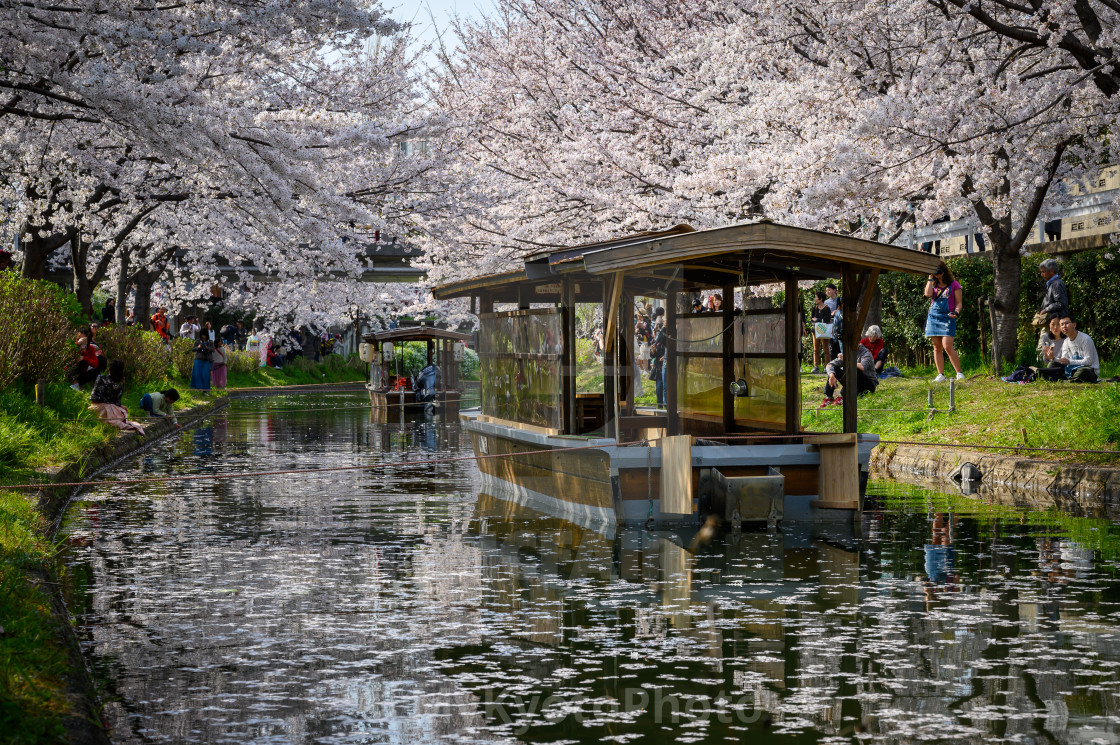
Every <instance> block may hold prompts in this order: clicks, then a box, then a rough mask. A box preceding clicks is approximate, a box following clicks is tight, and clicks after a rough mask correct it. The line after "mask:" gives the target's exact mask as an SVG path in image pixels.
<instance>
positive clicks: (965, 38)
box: [432, 0, 1120, 358]
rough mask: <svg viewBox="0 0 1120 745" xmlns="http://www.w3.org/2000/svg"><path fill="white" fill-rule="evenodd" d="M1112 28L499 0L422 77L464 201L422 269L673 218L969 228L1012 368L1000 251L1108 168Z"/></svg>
mask: <svg viewBox="0 0 1120 745" xmlns="http://www.w3.org/2000/svg"><path fill="white" fill-rule="evenodd" d="M1118 18H1120V16H1118V14H1117V8H1116V6H1115V3H1113V2H1111V0H1101V1H1099V2H1098V1H1097V0H1076V1H1075V2H1071V3H1061V4H1059V5H1049V6H1043V5H1041V4H1035V5H1030V4H1027V5H1023V6H1022V7H1021V8H1020V7H1019V4H1018V3H1011V2H1009V1H1007V2H1003V1H1000V2H995V3H993V4H991V5H987V4H977V3H964V2H963V0H962V3H961V4H959V5H958V4H955V3H954V2H939V1H934V2H930V1H929V0H902V2H891V3H889V4H888V3H884V2H881V1H878V0H843V1H841V2H829V3H824V2H816V1H814V0H810V1H809V2H792V1H791V0H740V2H717V1H716V0H710V1H709V0H684V2H680V3H664V4H661V3H626V2H616V1H614V0H502V2H500V3H499V6H498V11H497V12H496V13H495V14H494V15H493V16H492V17H491V18H489V19H487V20H485V21H483V22H481V23H476V24H473V25H470V24H467V25H464V26H463V27H462V28H461V29H460V30H459V36H460V38H461V39H462V48H461V50H460V52H459V54H458V55H448V56H447V59H446V62H447V64H446V66H445V69H444V71H443V72H442V74H441V77H440V79H439V81H438V86H439V87H438V91H437V100H438V101H439V102H440V104H441V106H442V107H443V109H444V111H445V112H446V114H447V115H448V116H449V117H452V118H454V119H455V122H456V126H455V129H454V131H455V136H456V137H458V138H459V142H458V148H459V151H460V152H461V158H460V159H459V161H458V163H459V165H458V166H457V168H458V170H457V176H458V181H459V183H460V184H462V185H463V186H464V189H463V191H462V193H461V197H462V200H463V202H462V204H461V205H460V207H459V212H458V214H459V217H458V219H457V220H456V221H454V223H453V224H452V226H450V227H448V228H447V234H446V236H445V237H444V239H443V241H442V247H435V248H434V249H433V252H432V261H433V263H434V264H436V265H437V270H436V271H437V273H438V272H440V271H443V272H446V273H448V274H450V273H454V271H456V269H455V267H456V266H462V267H470V268H471V269H476V268H478V267H479V266H482V265H485V266H492V267H498V266H500V265H502V264H503V262H504V263H506V264H508V263H509V262H511V261H513V260H515V259H516V258H517V257H519V256H520V255H521V254H522V253H524V251H525V250H527V249H531V248H535V247H536V246H538V245H540V244H570V243H572V242H576V241H578V240H581V239H597V238H603V237H607V236H610V235H616V234H620V233H624V232H629V231H632V230H634V229H648V228H652V227H663V226H665V225H666V224H668V223H671V222H676V221H682V220H686V221H688V222H691V223H693V224H695V225H697V226H700V227H703V226H710V225H716V224H724V223H727V222H731V221H736V220H741V219H743V218H745V217H748V216H751V215H757V214H765V215H767V216H769V217H771V218H773V219H775V220H778V221H781V222H786V223H791V224H796V225H803V226H807V227H814V228H821V229H827V230H833V231H841V232H848V233H853V234H856V235H859V236H862V237H866V238H871V239H873V240H879V241H885V242H892V241H895V240H898V239H899V236H900V235H901V233H902V231H904V230H905V229H907V228H910V227H913V226H916V225H924V224H928V223H930V222H932V221H933V220H935V219H938V218H941V217H944V216H946V215H948V216H951V217H964V216H971V217H974V218H976V220H977V221H978V222H979V223H980V225H982V226H983V231H984V232H985V234H986V237H987V240H988V241H990V243H991V245H992V248H993V261H994V262H995V276H996V285H997V290H996V312H997V329H996V335H997V337H998V338H999V342H1000V344H999V346H1000V349H1001V350H1002V351H1003V353H1004V354H1005V355H1006V356H1007V357H1008V358H1013V357H1014V355H1015V347H1016V321H1017V318H1018V303H1019V285H1020V276H1019V271H1020V270H1019V267H1020V263H1019V254H1020V251H1021V249H1022V246H1023V244H1024V242H1025V240H1026V238H1027V236H1028V233H1029V231H1030V229H1031V227H1032V223H1033V222H1034V221H1035V219H1036V218H1037V216H1038V215H1039V212H1040V209H1041V208H1042V207H1043V205H1044V204H1046V203H1047V202H1049V203H1050V204H1059V203H1061V201H1062V200H1063V199H1064V198H1065V195H1064V194H1063V193H1061V192H1060V191H1055V190H1053V189H1052V188H1051V186H1052V184H1054V183H1055V179H1056V178H1058V177H1062V176H1072V177H1078V176H1079V175H1082V174H1083V173H1084V172H1085V171H1086V170H1089V169H1092V168H1094V167H1095V166H1098V165H1099V164H1101V163H1103V162H1108V161H1114V160H1115V159H1116V155H1117V153H1116V152H1115V150H1111V149H1110V148H1113V147H1114V146H1113V145H1112V144H1111V140H1110V139H1109V137H1108V134H1109V129H1110V128H1113V129H1114V128H1115V122H1116V121H1117V114H1118V113H1120V112H1118V111H1117V105H1118V103H1120V99H1118V97H1117V96H1116V95H1115V91H1114V89H1113V88H1112V87H1111V86H1112V83H1111V82H1110V81H1112V80H1113V78H1114V76H1115V73H1116V56H1115V54H1116V53H1115V50H1116V49H1117V48H1120V47H1118V46H1117V44H1116V41H1117V39H1116V34H1117V28H1118V23H1117V21H1118ZM441 249H442V250H441ZM458 257H463V258H462V260H460V259H459V258H458ZM480 262H485V263H484V264H483V263H480ZM441 265H442V266H445V267H446V269H439V268H438V267H439V266H441Z"/></svg>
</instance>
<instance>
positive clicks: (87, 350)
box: [67, 334, 105, 390]
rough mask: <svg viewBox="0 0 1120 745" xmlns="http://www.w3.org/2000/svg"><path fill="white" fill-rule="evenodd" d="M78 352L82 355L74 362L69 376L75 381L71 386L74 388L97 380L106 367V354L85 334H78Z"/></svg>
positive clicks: (76, 388)
mask: <svg viewBox="0 0 1120 745" xmlns="http://www.w3.org/2000/svg"><path fill="white" fill-rule="evenodd" d="M78 353H79V355H80V356H79V357H78V361H77V362H75V363H74V367H73V368H71V370H70V373H69V375H68V376H67V377H68V378H69V379H70V380H72V381H73V383H72V384H71V385H70V387H71V388H73V389H74V390H78V389H80V388H81V387H83V386H84V385H85V384H86V383H92V382H94V381H95V380H97V376H98V374H99V373H100V372H101V371H102V370H103V369H104V368H105V356H104V355H103V354H102V353H101V350H100V349H98V347H97V345H96V344H94V343H93V342H91V341H90V340H89V337H88V336H85V335H84V334H79V335H78Z"/></svg>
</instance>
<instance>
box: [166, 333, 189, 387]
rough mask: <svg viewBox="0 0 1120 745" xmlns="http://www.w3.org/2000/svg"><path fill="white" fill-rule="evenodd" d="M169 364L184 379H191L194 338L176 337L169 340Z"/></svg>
mask: <svg viewBox="0 0 1120 745" xmlns="http://www.w3.org/2000/svg"><path fill="white" fill-rule="evenodd" d="M171 364H172V365H173V366H174V368H175V372H176V373H178V374H179V377H180V378H183V379H184V380H190V379H191V371H192V370H193V369H194V339H185V338H183V337H181V336H180V337H176V338H174V339H172V340H171Z"/></svg>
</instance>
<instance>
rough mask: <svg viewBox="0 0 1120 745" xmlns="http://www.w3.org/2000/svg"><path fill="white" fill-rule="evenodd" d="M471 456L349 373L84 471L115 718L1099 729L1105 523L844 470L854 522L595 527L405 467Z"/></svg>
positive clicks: (511, 734)
mask: <svg viewBox="0 0 1120 745" xmlns="http://www.w3.org/2000/svg"><path fill="white" fill-rule="evenodd" d="M469 454H470V445H469V441H468V438H467V437H466V435H465V433H464V432H463V431H462V430H461V429H460V428H459V426H458V424H457V423H454V422H450V423H449V422H441V421H429V422H424V421H420V422H410V423H405V424H400V423H391V422H390V423H387V422H378V421H375V420H372V419H371V418H370V415H369V410H368V407H366V406H365V405H363V400H362V397H361V396H307V397H285V398H269V399H259V400H247V401H238V402H236V403H235V404H234V405H233V407H232V408H231V409H230V410H228V411H227V412H225V413H223V414H220V415H218V416H215V417H213V418H212V419H210V420H207V421H206V422H204V423H203V424H200V425H193V426H191V427H189V428H186V429H184V431H183V432H182V433H181V434H180V435H179V436H178V437H176V438H172V439H169V440H166V441H164V442H162V443H159V444H157V445H156V446H155V447H153V448H152V449H150V450H149V451H147V452H145V453H143V454H141V455H138V456H136V457H134V458H132V459H130V460H128V461H126V462H124V463H123V464H121V465H120V466H119V467H118V468H116V469H115V470H114V471H113V474H112V475H113V476H114V477H117V478H122V479H123V478H128V479H137V478H143V479H151V481H148V482H146V483H143V484H137V485H121V486H113V487H98V488H96V489H93V490H91V491H88V492H86V493H85V494H84V495H83V496H82V497H81V499H80V501H76V502H75V503H74V504H73V505H72V507H71V509H70V510H69V512H68V514H67V516H66V518H65V523H64V527H63V532H62V536H63V538H64V540H65V542H66V546H67V548H66V552H65V561H66V563H67V565H68V571H67V574H68V577H69V583H70V586H69V588H68V593H69V600H70V603H71V608H72V609H73V610H74V611H75V614H76V616H77V619H78V623H79V627H80V628H79V631H80V634H81V637H82V639H83V643H84V644H85V647H86V651H87V653H88V655H89V657H90V659H91V660H92V661H93V664H94V666H95V672H96V675H97V676H98V678H99V680H100V681H101V683H102V684H103V686H104V694H105V698H106V699H107V700H108V701H109V702H110V703H109V705H108V707H107V708H106V717H107V718H108V719H109V720H110V722H111V724H112V726H113V728H114V741H115V742H118V743H164V742H167V743H187V742H230V743H402V744H403V743H473V742H530V743H564V744H566V745H576V744H579V743H601V742H618V743H627V742H637V743H662V742H679V743H724V742H751V743H768V742H775V743H785V742H790V743H792V742H798V743H801V742H822V743H840V742H891V743H894V742H898V743H901V742H914V741H919V740H922V741H931V742H953V743H961V742H968V743H973V742H974V743H980V742H1019V743H1112V742H1118V741H1120V574H1118V569H1120V530H1118V528H1117V526H1114V525H1112V524H1110V523H1108V522H1107V521H1105V520H1094V519H1089V518H1071V517H1063V516H1060V515H1057V514H1053V513H1024V512H1016V511H1014V510H1011V509H1008V508H1002V507H994V506H987V505H984V504H982V503H979V502H976V501H973V500H970V499H966V498H964V497H960V496H956V497H954V496H952V495H948V494H940V493H933V492H927V491H923V490H921V489H917V488H915V487H910V486H903V485H899V484H887V483H873V484H872V485H871V488H870V491H871V492H874V494H876V495H877V497H878V502H879V505H880V506H879V508H878V509H876V510H871V511H868V513H866V515H865V516H864V519H863V521H862V524H860V525H856V526H848V525H843V526H833V527H831V528H828V529H789V530H787V531H785V532H783V533H779V534H768V533H765V532H761V533H753V532H741V533H729V534H726V535H723V536H716V537H715V538H713V539H712V540H711V541H710V542H707V543H705V542H704V541H702V540H698V538H697V535H696V534H695V531H685V530H682V531H676V532H674V531H654V532H650V531H646V530H642V529H638V528H634V529H631V528H627V529H625V530H620V531H619V532H618V533H617V534H614V535H603V534H601V533H597V532H593V531H589V530H585V529H582V528H579V527H577V526H574V525H572V524H570V523H566V522H563V521H561V520H556V519H552V518H548V517H546V516H543V515H539V514H533V513H529V512H527V511H525V510H522V509H517V508H516V507H514V506H512V505H511V504H510V503H508V502H506V501H503V500H501V499H500V498H499V497H500V495H492V494H480V493H479V488H478V483H479V480H478V475H477V471H476V469H475V467H474V465H473V463H472V462H471V461H460V462H450V463H442V464H441V463H430V462H425V461H431V460H435V459H440V458H449V457H456V456H464V455H469ZM366 464H368V465H374V464H386V465H385V467H383V468H376V469H373V468H371V469H368V470H365V469H363V470H357V471H338V472H331V473H323V474H320V475H299V476H297V475H290V474H283V475H281V474H278V475H274V476H265V477H252V478H239V479H231V480H207V479H206V478H205V477H206V476H207V475H210V474H216V473H227V472H244V471H262V470H294V469H307V468H322V467H331V466H351V465H366ZM167 476H188V477H197V478H191V479H189V480H186V481H176V482H166V481H160V478H161V477H167Z"/></svg>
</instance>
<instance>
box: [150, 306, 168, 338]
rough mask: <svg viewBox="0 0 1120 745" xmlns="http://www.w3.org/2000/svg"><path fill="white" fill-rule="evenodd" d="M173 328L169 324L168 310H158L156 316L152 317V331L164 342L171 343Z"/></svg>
mask: <svg viewBox="0 0 1120 745" xmlns="http://www.w3.org/2000/svg"><path fill="white" fill-rule="evenodd" d="M170 329H171V327H170V325H169V324H168V322H167V308H163V307H160V308H158V309H156V312H155V314H154V315H153V316H152V331H155V332H156V333H157V334H159V335H160V336H162V337H163V340H164V341H169V340H170V337H171V330H170Z"/></svg>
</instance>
